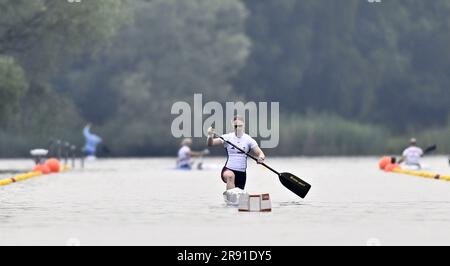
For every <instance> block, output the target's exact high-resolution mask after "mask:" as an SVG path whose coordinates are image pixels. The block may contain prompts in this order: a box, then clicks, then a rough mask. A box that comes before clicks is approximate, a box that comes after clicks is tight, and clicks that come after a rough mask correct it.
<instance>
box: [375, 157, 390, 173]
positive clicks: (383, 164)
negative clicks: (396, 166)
mask: <svg viewBox="0 0 450 266" xmlns="http://www.w3.org/2000/svg"><path fill="white" fill-rule="evenodd" d="M391 161H392V158H391V157H389V156H384V157H383V158H381V160H380V162H379V163H378V167H380V169H381V170H384V169H385V168H386V166H388V165H389V164H391Z"/></svg>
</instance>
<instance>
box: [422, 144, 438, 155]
mask: <svg viewBox="0 0 450 266" xmlns="http://www.w3.org/2000/svg"><path fill="white" fill-rule="evenodd" d="M436 149H437V146H436V145H433V146H430V147H428V148H426V149H425V150H424V151H423V155H425V154H427V153H430V152H432V151H435V150H436Z"/></svg>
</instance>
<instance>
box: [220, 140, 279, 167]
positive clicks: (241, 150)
mask: <svg viewBox="0 0 450 266" xmlns="http://www.w3.org/2000/svg"><path fill="white" fill-rule="evenodd" d="M214 136H217V137H219V138H220V139H221V140H223V141H225V142H226V143H228V144H229V145H231V146H233V147H234V148H235V149H237V150H238V151H240V152H242V153H244V154H245V155H247V156H248V157H250V158H252V159H253V160H255V161H256V162H258V159H257V158H256V157H255V156H253V155H251V154H250V153H249V152H245V151H244V150H243V149H241V148H239V147H238V146H236V145H234V144H233V143H231V142H229V141H228V140H225V139H224V138H222V137H221V136H219V135H217V134H214ZM260 164H261V165H262V166H264V167H266V168H267V169H269V170H270V171H272V172H274V173H275V174H277V175H278V176H279V175H280V173H279V172H278V171H276V170H275V169H273V168H272V167H270V166H268V165H267V164H265V163H260Z"/></svg>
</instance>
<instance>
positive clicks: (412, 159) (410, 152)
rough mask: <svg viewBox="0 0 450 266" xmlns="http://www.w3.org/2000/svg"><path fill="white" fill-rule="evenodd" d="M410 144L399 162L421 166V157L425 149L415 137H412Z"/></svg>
mask: <svg viewBox="0 0 450 266" xmlns="http://www.w3.org/2000/svg"><path fill="white" fill-rule="evenodd" d="M409 144H410V145H409V147H408V148H407V149H405V150H404V151H403V155H402V157H401V158H400V160H399V161H398V163H399V164H401V163H404V164H405V165H411V166H418V167H420V166H421V165H420V158H421V157H422V156H423V154H424V153H423V150H422V149H421V148H419V147H418V146H417V140H416V139H415V138H412V139H410V140H409Z"/></svg>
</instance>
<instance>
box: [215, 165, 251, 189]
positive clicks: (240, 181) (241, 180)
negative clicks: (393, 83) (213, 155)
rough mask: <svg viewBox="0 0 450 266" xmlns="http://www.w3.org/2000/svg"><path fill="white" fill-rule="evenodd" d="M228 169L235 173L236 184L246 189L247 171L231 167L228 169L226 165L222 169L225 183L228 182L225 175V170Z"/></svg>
mask: <svg viewBox="0 0 450 266" xmlns="http://www.w3.org/2000/svg"><path fill="white" fill-rule="evenodd" d="M226 170H229V171H231V172H233V173H234V185H235V186H236V187H238V188H240V189H242V190H244V188H245V182H246V181H247V173H246V172H240V171H235V170H231V169H228V168H226V167H224V168H223V169H222V173H221V177H222V181H223V182H224V183H226V182H227V180H226V179H225V178H224V177H223V172H225V171H226Z"/></svg>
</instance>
